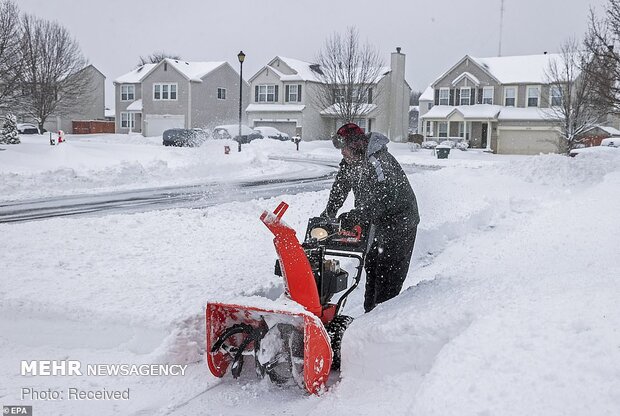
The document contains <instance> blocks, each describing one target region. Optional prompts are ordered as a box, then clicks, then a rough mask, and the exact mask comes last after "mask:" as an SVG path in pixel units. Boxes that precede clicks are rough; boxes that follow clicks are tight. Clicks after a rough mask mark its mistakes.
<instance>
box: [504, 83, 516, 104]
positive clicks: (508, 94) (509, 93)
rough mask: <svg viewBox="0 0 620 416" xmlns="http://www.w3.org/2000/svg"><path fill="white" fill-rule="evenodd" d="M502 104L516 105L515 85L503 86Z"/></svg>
mask: <svg viewBox="0 0 620 416" xmlns="http://www.w3.org/2000/svg"><path fill="white" fill-rule="evenodd" d="M504 105H505V106H506V107H516V105H517V87H505V88H504Z"/></svg>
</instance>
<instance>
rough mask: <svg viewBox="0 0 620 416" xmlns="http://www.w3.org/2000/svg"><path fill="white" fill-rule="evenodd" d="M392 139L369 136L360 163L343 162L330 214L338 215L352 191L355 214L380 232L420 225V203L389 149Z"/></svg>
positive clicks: (330, 206)
mask: <svg viewBox="0 0 620 416" xmlns="http://www.w3.org/2000/svg"><path fill="white" fill-rule="evenodd" d="M387 143H389V139H388V138H387V137H385V136H384V135H383V134H380V133H370V135H369V137H368V148H367V149H366V153H365V155H364V158H363V159H362V160H361V161H360V162H356V163H347V162H346V161H345V160H344V159H343V160H342V162H340V169H339V171H338V174H337V175H336V180H335V181H334V185H333V186H332V190H331V192H330V195H329V201H328V203H327V209H326V211H327V213H328V214H329V215H331V216H335V214H336V213H337V212H338V210H339V209H340V208H341V207H342V205H343V204H344V201H345V200H346V199H347V195H348V194H349V191H350V190H353V195H354V196H355V209H354V210H353V211H352V213H353V214H355V215H357V216H358V218H359V219H360V220H362V221H370V222H372V223H373V224H375V225H376V226H377V231H379V230H380V229H382V228H383V229H393V230H394V231H395V232H397V230H401V229H402V230H406V229H408V227H415V226H417V225H418V223H419V222H420V216H419V213H418V204H417V201H416V197H415V194H414V192H413V189H412V188H411V184H410V183H409V180H408V179H407V176H406V175H405V172H404V171H403V169H402V167H401V166H400V164H399V163H398V162H397V161H396V159H395V158H394V156H392V155H391V154H390V153H389V152H388V150H387Z"/></svg>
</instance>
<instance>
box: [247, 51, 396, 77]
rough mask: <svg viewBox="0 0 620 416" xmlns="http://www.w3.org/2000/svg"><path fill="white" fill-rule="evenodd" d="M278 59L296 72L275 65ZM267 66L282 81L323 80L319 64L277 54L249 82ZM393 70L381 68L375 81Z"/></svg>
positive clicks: (387, 67)
mask: <svg viewBox="0 0 620 416" xmlns="http://www.w3.org/2000/svg"><path fill="white" fill-rule="evenodd" d="M278 60H279V61H280V62H282V63H284V64H285V65H286V66H288V67H289V68H290V69H291V70H292V71H293V72H294V74H285V73H283V72H282V71H280V70H279V69H278V68H277V67H275V66H274V63H275V62H276V61H278ZM266 68H267V69H270V70H271V71H273V72H274V73H275V74H276V75H278V77H279V78H280V81H308V82H322V81H321V78H320V73H319V71H320V70H321V69H320V66H319V65H318V64H313V63H310V62H305V61H300V60H299V59H293V58H286V57H283V56H276V57H275V58H273V59H272V60H271V61H269V63H268V64H267V65H265V66H264V67H262V68H261V69H260V70H259V71H258V72H257V73H256V74H254V75H253V76H252V78H250V79H249V82H252V81H253V80H254V78H256V77H257V76H258V75H260V73H261V72H263V71H264V70H265V69H266ZM391 70H392V69H391V68H390V67H389V66H385V67H381V68H379V72H378V75H377V79H376V80H375V81H374V82H375V83H377V82H379V81H380V80H381V79H382V78H383V77H384V76H386V75H387V74H389V73H390V71H391Z"/></svg>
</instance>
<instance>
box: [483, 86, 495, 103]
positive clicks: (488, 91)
mask: <svg viewBox="0 0 620 416" xmlns="http://www.w3.org/2000/svg"><path fill="white" fill-rule="evenodd" d="M493 92H494V89H493V87H484V88H482V104H493Z"/></svg>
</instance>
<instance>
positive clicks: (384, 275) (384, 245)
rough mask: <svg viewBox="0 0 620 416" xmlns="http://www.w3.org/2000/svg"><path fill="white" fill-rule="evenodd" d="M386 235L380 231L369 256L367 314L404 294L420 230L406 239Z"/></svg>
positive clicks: (365, 305) (365, 309) (415, 229)
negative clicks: (404, 286) (380, 304)
mask: <svg viewBox="0 0 620 416" xmlns="http://www.w3.org/2000/svg"><path fill="white" fill-rule="evenodd" d="M385 231H386V230H382V229H377V230H376V234H375V240H374V242H373V244H372V245H371V247H370V250H369V251H368V254H367V256H366V263H365V265H364V269H365V270H366V292H365V294H364V311H366V312H370V311H371V310H373V309H374V308H375V306H377V305H378V304H379V303H382V302H385V301H386V300H389V299H392V298H393V297H395V296H397V295H398V294H399V293H400V290H401V289H402V287H403V283H404V282H405V278H406V277H407V271H408V270H409V263H410V261H411V254H412V253H413V246H414V244H415V237H416V233H417V227H413V229H412V230H409V232H407V233H406V235H403V233H399V234H400V235H398V236H393V235H392V236H390V235H389V233H386V232H385Z"/></svg>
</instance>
